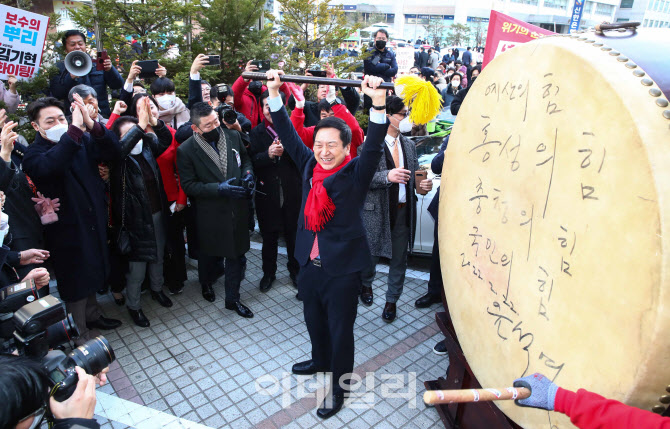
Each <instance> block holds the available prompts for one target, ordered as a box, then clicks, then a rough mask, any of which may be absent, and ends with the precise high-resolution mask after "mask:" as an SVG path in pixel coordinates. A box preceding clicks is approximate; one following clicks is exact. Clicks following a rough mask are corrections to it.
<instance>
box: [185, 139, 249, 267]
mask: <svg viewBox="0 0 670 429" xmlns="http://www.w3.org/2000/svg"><path fill="white" fill-rule="evenodd" d="M221 132H222V133H224V134H225V135H226V138H227V143H228V144H227V151H228V167H227V175H226V176H225V177H224V176H223V174H222V173H221V170H219V168H218V167H217V166H216V164H214V161H212V160H211V159H210V158H209V157H208V156H207V154H206V153H205V152H204V151H203V150H202V148H201V147H200V145H198V143H197V142H196V141H195V137H194V136H191V137H189V139H188V140H186V141H185V142H184V143H182V144H181V146H179V149H177V168H178V169H179V178H180V180H181V186H182V187H183V188H184V191H186V195H188V196H189V197H190V198H191V199H192V200H194V201H195V203H196V207H197V209H196V228H197V230H198V238H199V240H200V251H202V253H204V254H206V255H209V256H220V257H226V258H234V257H239V256H242V255H244V254H245V253H246V252H247V251H248V250H249V230H248V228H247V218H248V216H249V208H248V207H249V205H248V201H247V200H246V199H232V198H226V197H222V196H220V195H219V191H218V188H219V183H221V182H224V181H226V180H228V179H230V178H237V179H242V177H243V176H244V175H245V174H246V173H253V168H252V166H251V159H250V158H249V156H248V155H247V150H246V148H245V147H244V144H243V142H242V138H241V137H240V133H239V132H238V131H234V130H229V129H227V128H225V127H222V128H221ZM235 152H237V154H239V157H240V162H239V164H238V162H237V156H236V154H235Z"/></svg>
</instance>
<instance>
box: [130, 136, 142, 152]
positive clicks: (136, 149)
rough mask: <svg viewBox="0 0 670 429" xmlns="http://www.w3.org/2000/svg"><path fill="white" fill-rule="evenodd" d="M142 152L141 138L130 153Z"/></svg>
mask: <svg viewBox="0 0 670 429" xmlns="http://www.w3.org/2000/svg"><path fill="white" fill-rule="evenodd" d="M141 153H142V140H140V141H139V142H138V143H137V144H136V145H135V147H134V148H133V150H131V151H130V154H131V155H139V154H141Z"/></svg>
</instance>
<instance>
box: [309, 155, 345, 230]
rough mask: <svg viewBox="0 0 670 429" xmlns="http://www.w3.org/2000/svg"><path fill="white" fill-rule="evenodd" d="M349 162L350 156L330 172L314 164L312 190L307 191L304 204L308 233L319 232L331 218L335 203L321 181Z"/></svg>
mask: <svg viewBox="0 0 670 429" xmlns="http://www.w3.org/2000/svg"><path fill="white" fill-rule="evenodd" d="M349 161H351V155H347V156H346V157H345V158H344V161H342V164H340V165H338V166H337V167H335V168H333V169H332V170H324V169H323V167H321V165H320V164H318V163H317V164H316V166H315V167H314V172H313V175H312V189H310V190H309V194H308V195H307V201H306V202H305V228H306V229H308V230H310V231H315V232H318V231H321V230H322V229H323V227H324V226H325V224H326V222H328V221H329V220H330V219H332V218H333V214H334V213H335V203H333V200H332V199H331V198H330V197H329V196H328V193H327V192H326V188H324V187H323V181H324V180H325V179H326V177H328V176H330V175H332V174H335V173H337V172H338V171H340V170H341V169H342V167H344V166H345V165H347V163H348V162H349Z"/></svg>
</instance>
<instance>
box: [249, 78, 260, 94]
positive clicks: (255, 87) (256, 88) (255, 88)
mask: <svg viewBox="0 0 670 429" xmlns="http://www.w3.org/2000/svg"><path fill="white" fill-rule="evenodd" d="M262 90H263V82H261V81H260V80H255V81H253V82H251V83H250V84H249V91H251V93H252V94H254V95H256V96H258V95H261V92H262Z"/></svg>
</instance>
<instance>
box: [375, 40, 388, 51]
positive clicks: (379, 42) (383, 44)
mask: <svg viewBox="0 0 670 429" xmlns="http://www.w3.org/2000/svg"><path fill="white" fill-rule="evenodd" d="M385 47H386V40H377V41H375V48H377V49H379V50H380V51H383V50H384V48H385Z"/></svg>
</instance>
